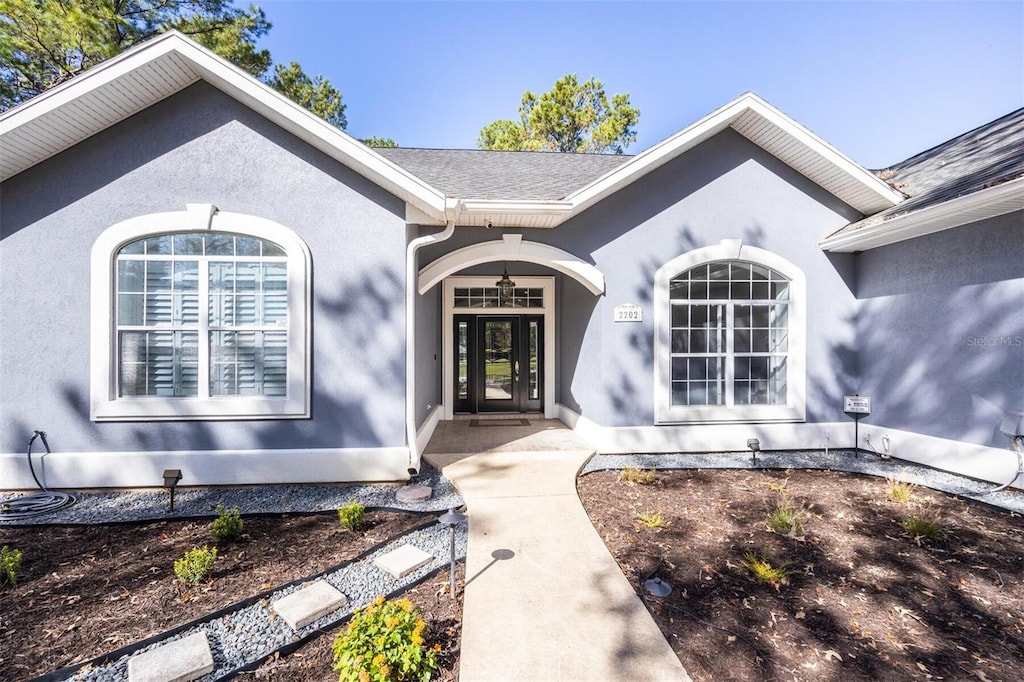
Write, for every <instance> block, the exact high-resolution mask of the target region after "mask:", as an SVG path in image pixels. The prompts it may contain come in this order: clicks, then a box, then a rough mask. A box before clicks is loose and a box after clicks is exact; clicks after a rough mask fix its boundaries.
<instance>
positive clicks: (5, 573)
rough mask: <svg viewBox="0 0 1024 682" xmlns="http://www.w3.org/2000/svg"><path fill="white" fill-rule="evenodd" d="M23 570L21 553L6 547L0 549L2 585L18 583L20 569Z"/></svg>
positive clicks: (0, 577) (0, 581) (0, 582)
mask: <svg viewBox="0 0 1024 682" xmlns="http://www.w3.org/2000/svg"><path fill="white" fill-rule="evenodd" d="M20 568H21V552H20V551H18V550H16V549H11V548H10V547H8V546H7V545H4V546H3V548H2V549H0V585H3V584H4V583H10V584H12V585H13V584H14V583H16V582H17V581H18V569H20Z"/></svg>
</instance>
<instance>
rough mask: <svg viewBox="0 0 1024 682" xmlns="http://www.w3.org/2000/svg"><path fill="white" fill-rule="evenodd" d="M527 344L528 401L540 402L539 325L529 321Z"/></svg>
mask: <svg viewBox="0 0 1024 682" xmlns="http://www.w3.org/2000/svg"><path fill="white" fill-rule="evenodd" d="M527 343H528V344H529V345H528V347H527V353H528V357H527V366H528V367H529V377H528V379H529V383H528V385H527V394H528V399H529V400H540V349H539V346H540V323H539V322H538V321H537V320H530V325H529V336H528V341H527Z"/></svg>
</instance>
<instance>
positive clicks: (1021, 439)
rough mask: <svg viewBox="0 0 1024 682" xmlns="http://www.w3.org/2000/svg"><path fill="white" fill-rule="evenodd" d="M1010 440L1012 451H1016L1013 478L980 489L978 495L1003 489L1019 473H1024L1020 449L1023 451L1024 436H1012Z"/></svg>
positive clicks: (1023, 459)
mask: <svg viewBox="0 0 1024 682" xmlns="http://www.w3.org/2000/svg"><path fill="white" fill-rule="evenodd" d="M1010 442H1011V443H1012V444H1013V450H1014V452H1016V453H1017V471H1015V472H1014V473H1013V478H1011V479H1010V480H1009V481H1007V482H1006V483H1004V484H1002V485H1001V486H998V487H995V488H992V489H991V490H985V491H982V492H980V493H978V495H991V494H992V493H998V492H1001V491H1003V490H1006V489H1007V488H1009V487H1010V486H1011V485H1013V482H1014V481H1016V480H1017V478H1018V477H1019V476H1020V475H1021V474H1024V453H1022V451H1024V436H1022V435H1016V436H1013V437H1012V438H1011V439H1010Z"/></svg>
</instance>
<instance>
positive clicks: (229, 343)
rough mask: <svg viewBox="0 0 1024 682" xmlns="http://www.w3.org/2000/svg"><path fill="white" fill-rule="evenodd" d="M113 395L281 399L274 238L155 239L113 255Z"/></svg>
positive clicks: (281, 271)
mask: <svg viewBox="0 0 1024 682" xmlns="http://www.w3.org/2000/svg"><path fill="white" fill-rule="evenodd" d="M116 306H117V310H116V316H115V319H116V325H117V344H118V350H117V358H118V393H117V394H118V396H120V397H136V396H162V397H199V398H208V397H220V396H282V397H283V396H286V394H287V378H288V365H287V363H288V328H287V325H288V262H287V257H286V254H285V252H284V250H283V249H282V248H281V247H280V246H278V245H277V244H274V243H272V242H270V241H267V240H263V239H257V238H254V237H245V236H241V235H234V234H229V233H218V232H202V233H176V234H173V235H170V234H167V235H157V236H152V237H147V238H145V239H140V240H137V241H134V242H131V243H129V244H126V245H124V246H123V247H121V249H120V250H119V251H118V253H117V296H116Z"/></svg>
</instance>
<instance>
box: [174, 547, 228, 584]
mask: <svg viewBox="0 0 1024 682" xmlns="http://www.w3.org/2000/svg"><path fill="white" fill-rule="evenodd" d="M216 560H217V548H216V547H213V548H210V547H203V548H202V549H200V548H198V547H193V548H192V549H190V550H188V551H187V552H185V555H184V556H183V557H181V558H180V559H175V560H174V575H176V576H178V580H180V581H181V582H183V583H185V584H186V585H198V584H199V583H201V582H203V580H204V579H205V578H206V576H207V575H208V574H209V573H210V571H211V570H213V562H214V561H216Z"/></svg>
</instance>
